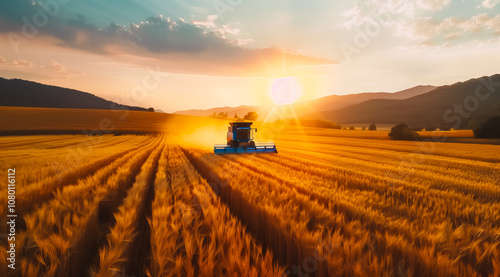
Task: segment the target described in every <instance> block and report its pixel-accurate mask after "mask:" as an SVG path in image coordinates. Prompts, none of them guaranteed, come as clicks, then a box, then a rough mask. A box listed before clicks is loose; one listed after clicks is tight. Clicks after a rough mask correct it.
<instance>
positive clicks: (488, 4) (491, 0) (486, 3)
mask: <svg viewBox="0 0 500 277" xmlns="http://www.w3.org/2000/svg"><path fill="white" fill-rule="evenodd" d="M498 3H500V0H483V3H481V6H483V7H485V8H488V9H492V8H494V7H495V6H496V5H497V4H498Z"/></svg>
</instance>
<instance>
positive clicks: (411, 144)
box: [274, 134, 500, 163]
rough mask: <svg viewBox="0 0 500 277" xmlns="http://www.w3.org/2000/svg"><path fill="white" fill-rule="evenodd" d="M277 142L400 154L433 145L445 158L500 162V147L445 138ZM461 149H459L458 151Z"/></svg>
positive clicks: (296, 138) (284, 138) (278, 138)
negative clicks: (449, 140)
mask: <svg viewBox="0 0 500 277" xmlns="http://www.w3.org/2000/svg"><path fill="white" fill-rule="evenodd" d="M274 140H275V141H280V142H297V143H300V144H301V145H302V146H303V148H305V149H307V148H308V146H310V145H311V146H317V145H318V144H321V145H325V146H328V145H330V146H331V145H343V146H350V147H354V148H366V149H380V150H393V151H398V152H407V153H414V152H421V151H422V149H426V148H428V144H429V143H431V144H433V145H434V146H435V149H434V151H433V154H434V155H439V156H444V157H455V158H461V159H470V160H477V161H484V162H495V163H496V162H500V146H499V145H483V144H465V143H461V144H456V143H439V141H440V140H443V138H437V139H436V140H435V141H436V142H434V140H432V139H427V141H425V142H415V141H391V142H390V143H387V141H384V140H376V139H356V138H338V137H321V136H309V135H286V136H284V135H281V134H276V135H275V136H274ZM457 147H459V149H457Z"/></svg>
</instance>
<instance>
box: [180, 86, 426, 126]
mask: <svg viewBox="0 0 500 277" xmlns="http://www.w3.org/2000/svg"><path fill="white" fill-rule="evenodd" d="M435 88H436V87H434V86H416V87H413V88H410V89H406V90H403V91H398V92H394V93H389V92H365V93H357V94H349V95H330V96H325V97H321V98H318V99H314V100H310V101H303V102H298V103H295V104H291V105H284V106H283V107H282V108H283V109H285V110H286V109H289V108H293V110H294V112H295V113H296V114H297V115H298V116H303V115H307V114H311V113H315V112H318V111H328V110H335V109H340V108H343V107H346V106H349V105H353V104H357V103H361V102H363V101H367V100H371V99H406V98H409V97H412V96H416V95H421V94H424V93H427V92H429V91H432V90H434V89H435ZM272 109H273V107H270V106H238V107H218V108H212V109H207V110H203V109H198V110H196V109H193V110H184V111H177V112H175V113H176V114H184V115H195V116H208V115H210V114H213V113H214V112H215V113H216V114H218V113H219V112H223V113H226V112H227V113H228V116H229V117H233V116H234V114H237V115H238V116H240V117H242V116H243V115H245V114H246V113H248V112H251V111H256V112H257V113H258V114H259V115H260V117H261V118H263V117H266V115H268V114H269V113H270V112H271V110H272Z"/></svg>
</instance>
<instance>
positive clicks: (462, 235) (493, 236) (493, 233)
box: [225, 154, 500, 272]
mask: <svg viewBox="0 0 500 277" xmlns="http://www.w3.org/2000/svg"><path fill="white" fill-rule="evenodd" d="M282 156H283V155H281V154H280V157H281V158H283V157H282ZM225 157H226V158H228V159H230V160H233V161H235V162H238V163H240V164H242V165H245V166H246V167H248V168H249V169H250V170H251V171H253V172H258V173H261V174H264V175H265V176H266V177H268V178H271V179H276V180H279V181H280V182H281V183H283V184H286V185H287V186H290V187H293V188H294V189H296V190H297V191H298V192H300V193H302V194H305V195H308V196H309V197H310V198H311V199H314V200H317V201H318V202H319V203H321V204H323V205H324V206H325V207H326V208H327V209H328V210H331V211H335V212H340V213H342V214H344V216H345V219H346V221H353V220H359V222H362V224H363V228H364V229H365V230H370V232H372V233H373V231H375V230H377V231H378V232H381V233H382V234H389V235H399V236H402V237H403V238H405V239H406V240H407V241H409V242H410V243H411V244H412V245H414V248H420V249H422V248H425V247H433V248H435V249H436V252H437V253H442V254H443V255H448V254H449V255H454V256H455V257H454V258H458V253H460V252H461V251H462V250H465V249H468V248H469V247H470V246H471V245H474V246H475V247H477V248H480V249H482V250H483V252H481V253H480V255H479V256H477V257H475V258H476V259H477V261H479V260H481V259H480V258H481V257H482V260H483V262H475V263H472V264H471V265H470V266H473V267H476V269H477V270H478V272H481V271H482V272H490V271H491V270H492V263H491V260H492V258H493V257H494V255H495V251H494V248H495V242H496V241H498V239H499V236H498V234H499V231H500V229H498V228H496V229H494V228H491V227H489V228H488V227H486V226H479V225H478V226H475V225H474V224H472V225H469V224H462V225H460V226H458V225H455V227H454V228H453V227H452V225H451V224H450V223H449V222H450V219H449V218H447V217H446V216H445V217H444V218H443V220H442V221H436V222H435V223H431V222H429V217H428V216H425V215H422V214H419V215H415V216H414V218H415V219H417V218H418V219H419V220H414V221H413V222H412V221H409V218H404V217H402V216H404V215H408V214H413V213H414V209H415V205H416V203H417V202H413V201H411V200H410V203H408V199H409V198H410V199H411V197H412V195H411V194H409V195H407V196H406V203H405V202H400V203H392V204H391V203H390V202H389V201H387V200H386V199H384V200H385V203H384V201H382V203H381V204H379V205H377V203H375V202H376V200H380V199H376V198H374V195H373V194H370V193H367V194H366V196H367V197H362V195H361V196H360V195H356V194H351V193H348V192H347V191H345V190H342V189H338V187H337V186H335V185H334V184H332V183H333V182H332V181H329V180H325V181H326V182H324V181H323V180H321V178H313V177H314V175H311V174H309V173H308V171H307V170H305V171H300V170H298V169H295V168H294V169H290V168H288V167H287V165H289V163H284V165H280V164H279V163H278V162H276V161H274V160H273V161H272V162H266V161H265V160H263V159H273V157H272V155H266V156H265V157H263V158H262V159H261V157H262V156H257V158H254V159H252V158H249V157H245V159H243V158H242V157H240V156H235V155H227V156H225ZM285 160H288V159H285ZM257 164H258V165H259V166H258V167H257V166H256V165H257ZM305 164H306V162H305ZM305 164H304V165H303V168H304V167H307V166H306V165H305ZM233 167H236V166H233ZM292 175H295V176H293V177H294V178H291V179H290V180H288V177H291V176H292ZM311 179H312V180H311ZM300 180H307V181H308V182H306V183H305V182H303V181H300ZM332 180H333V178H332ZM385 192H387V191H385ZM383 196H387V198H389V199H391V194H390V193H389V194H386V195H383ZM360 198H361V199H360ZM424 200H428V199H427V198H424ZM412 203H415V204H412ZM405 206H406V207H405ZM404 209H406V212H402V213H401V214H399V215H397V216H395V217H386V216H385V213H381V211H390V212H391V214H392V215H394V211H395V210H396V211H401V210H404ZM449 209H451V210H452V211H454V208H453V207H448V209H447V210H445V211H443V212H448V211H449ZM466 211H468V212H473V213H474V214H475V213H476V212H475V211H473V210H470V209H468V210H466ZM489 211H490V212H494V211H491V210H489ZM428 212H429V211H428ZM456 212H457V213H460V212H464V211H463V210H461V211H460V210H456ZM475 216H477V214H475ZM421 217H424V219H426V222H425V224H424V223H423V222H421V221H420V218H421ZM497 219H498V218H497ZM492 220H494V219H492ZM476 225H477V224H476ZM443 234H446V235H443ZM460 261H461V262H462V260H460ZM466 262H467V263H468V262H469V261H466Z"/></svg>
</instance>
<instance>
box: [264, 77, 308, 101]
mask: <svg viewBox="0 0 500 277" xmlns="http://www.w3.org/2000/svg"><path fill="white" fill-rule="evenodd" d="M301 96H302V89H301V88H300V85H299V83H298V82H297V80H296V79H295V78H294V77H286V78H280V79H276V80H274V82H273V84H272V86H271V98H272V100H273V102H274V103H275V104H278V105H287V104H293V103H295V101H297V100H298V99H299V98H300V97H301Z"/></svg>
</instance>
